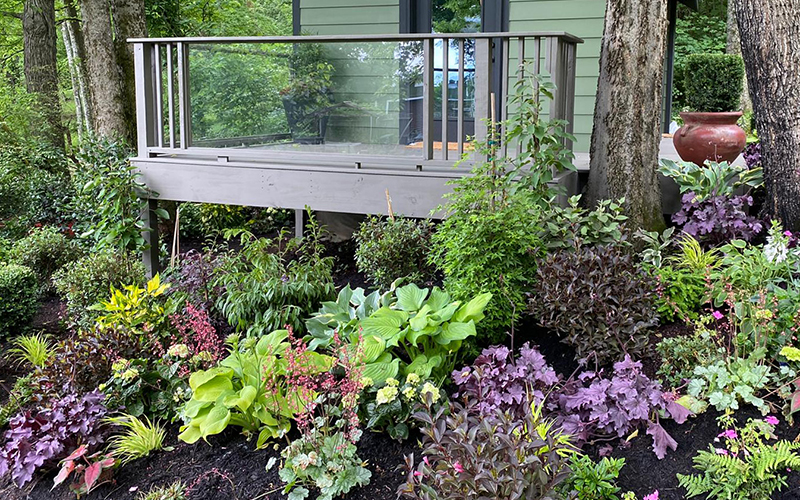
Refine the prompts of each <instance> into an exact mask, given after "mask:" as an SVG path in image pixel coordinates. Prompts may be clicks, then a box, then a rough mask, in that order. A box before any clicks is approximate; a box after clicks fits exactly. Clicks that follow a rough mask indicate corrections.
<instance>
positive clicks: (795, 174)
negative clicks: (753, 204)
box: [735, 0, 800, 231]
mask: <svg viewBox="0 0 800 500" xmlns="http://www.w3.org/2000/svg"><path fill="white" fill-rule="evenodd" d="M735 2H736V18H737V20H738V23H739V36H740V37H741V43H742V56H743V57H744V63H745V67H746V69H747V84H748V87H749V89H750V99H751V100H752V102H753V113H754V115H755V122H756V129H757V130H758V135H759V138H760V139H761V165H762V166H763V168H764V182H765V184H766V188H767V201H766V203H765V206H764V213H763V214H762V215H765V216H767V217H771V218H775V219H778V220H780V221H781V222H782V223H783V225H784V227H786V228H787V229H790V230H792V231H800V51H798V50H797V48H796V46H795V45H796V43H797V40H800V3H799V2H798V1H797V0H758V1H756V0H735Z"/></svg>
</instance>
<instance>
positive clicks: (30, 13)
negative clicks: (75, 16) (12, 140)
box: [22, 0, 64, 147]
mask: <svg viewBox="0 0 800 500" xmlns="http://www.w3.org/2000/svg"><path fill="white" fill-rule="evenodd" d="M22 31H23V46H24V69H25V86H26V88H27V89H28V92H30V93H32V94H35V95H36V97H37V102H38V105H39V108H40V109H41V111H42V113H43V114H44V117H45V120H46V122H47V123H46V125H45V126H44V127H42V135H43V136H44V137H45V138H47V139H48V140H49V141H50V142H52V143H53V144H55V145H56V146H59V147H64V130H63V127H62V125H61V100H60V98H59V95H58V69H57V66H56V13H55V2H54V0H25V5H24V11H23V14H22Z"/></svg>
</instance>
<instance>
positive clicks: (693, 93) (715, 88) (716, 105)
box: [684, 54, 744, 113]
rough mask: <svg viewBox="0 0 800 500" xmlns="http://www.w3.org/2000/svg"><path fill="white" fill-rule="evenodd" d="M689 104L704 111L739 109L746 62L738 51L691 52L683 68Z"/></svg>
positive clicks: (691, 107) (690, 106)
mask: <svg viewBox="0 0 800 500" xmlns="http://www.w3.org/2000/svg"><path fill="white" fill-rule="evenodd" d="M684 71H685V72H684V78H685V80H684V89H685V91H686V104H687V105H688V106H689V108H690V109H692V110H693V111H700V112H705V113H713V112H722V111H739V103H740V99H741V96H742V87H743V85H744V62H743V61H742V56H740V55H736V54H692V55H690V56H689V57H687V58H686V68H685V70H684Z"/></svg>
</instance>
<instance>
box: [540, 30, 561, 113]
mask: <svg viewBox="0 0 800 500" xmlns="http://www.w3.org/2000/svg"><path fill="white" fill-rule="evenodd" d="M544 61H545V62H544V67H545V71H547V74H548V75H549V76H550V81H551V82H552V83H553V85H554V86H555V91H554V92H553V99H552V100H551V101H550V119H551V120H552V119H559V120H560V119H563V117H564V116H563V109H564V108H563V107H562V96H563V94H564V88H563V81H562V72H561V70H562V65H561V64H559V62H560V61H561V39H560V38H559V37H557V36H548V37H547V47H546V48H545V60H544Z"/></svg>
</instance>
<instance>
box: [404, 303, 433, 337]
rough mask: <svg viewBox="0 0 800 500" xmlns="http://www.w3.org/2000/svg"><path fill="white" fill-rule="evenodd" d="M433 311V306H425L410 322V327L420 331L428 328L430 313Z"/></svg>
mask: <svg viewBox="0 0 800 500" xmlns="http://www.w3.org/2000/svg"><path fill="white" fill-rule="evenodd" d="M430 311H431V306H429V305H427V304H425V305H424V306H422V309H420V310H419V311H418V312H417V314H416V315H415V316H414V317H413V318H411V319H410V320H409V321H408V324H409V326H411V329H412V330H415V331H420V330H422V329H423V328H425V327H426V326H428V313H429V312H430Z"/></svg>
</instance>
